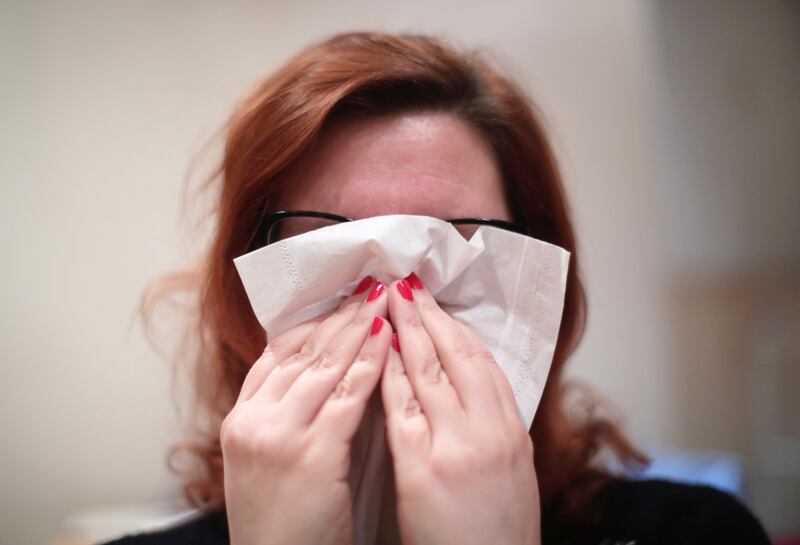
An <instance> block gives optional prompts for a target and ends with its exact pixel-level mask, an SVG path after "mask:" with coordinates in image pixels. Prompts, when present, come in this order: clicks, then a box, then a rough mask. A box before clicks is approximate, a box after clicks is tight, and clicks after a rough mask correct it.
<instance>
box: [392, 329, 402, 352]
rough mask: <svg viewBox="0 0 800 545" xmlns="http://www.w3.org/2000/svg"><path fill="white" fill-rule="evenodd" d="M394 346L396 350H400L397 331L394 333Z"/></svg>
mask: <svg viewBox="0 0 800 545" xmlns="http://www.w3.org/2000/svg"><path fill="white" fill-rule="evenodd" d="M392 348H394V351H395V352H400V341H398V340H397V333H392Z"/></svg>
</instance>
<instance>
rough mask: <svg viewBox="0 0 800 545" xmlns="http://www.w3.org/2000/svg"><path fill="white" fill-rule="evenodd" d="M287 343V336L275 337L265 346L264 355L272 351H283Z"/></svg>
mask: <svg viewBox="0 0 800 545" xmlns="http://www.w3.org/2000/svg"><path fill="white" fill-rule="evenodd" d="M287 344H288V341H287V339H286V338H285V337H275V338H274V339H272V340H271V341H270V342H268V343H267V345H266V346H265V347H264V352H263V355H264V356H267V355H269V354H272V353H276V352H282V351H283V350H284V349H285V348H286V345H287Z"/></svg>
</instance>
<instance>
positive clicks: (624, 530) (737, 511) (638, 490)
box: [597, 479, 769, 545]
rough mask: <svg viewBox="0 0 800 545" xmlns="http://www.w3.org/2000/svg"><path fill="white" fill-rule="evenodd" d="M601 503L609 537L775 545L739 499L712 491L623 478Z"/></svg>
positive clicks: (602, 525)
mask: <svg viewBox="0 0 800 545" xmlns="http://www.w3.org/2000/svg"><path fill="white" fill-rule="evenodd" d="M598 501H599V502H600V506H601V513H602V515H601V518H600V521H599V522H600V524H599V525H598V527H597V530H598V531H600V532H601V533H604V534H606V535H608V536H609V538H613V539H617V540H628V541H634V540H635V542H636V543H637V545H638V544H644V543H664V544H672V543H675V544H678V543H681V544H684V543H685V544H689V543H748V544H751V543H752V544H761V543H764V544H767V545H768V544H769V538H768V537H767V535H766V533H765V532H764V529H763V527H762V526H761V524H760V523H759V521H758V519H756V517H755V516H754V515H753V514H752V513H751V512H750V511H749V510H748V509H747V508H746V507H745V506H744V505H743V504H742V503H741V502H740V501H739V500H738V499H736V498H734V497H733V496H731V495H730V494H728V493H726V492H722V491H720V490H717V489H715V488H711V487H709V486H701V485H690V484H683V483H676V482H670V481H661V480H645V481H633V480H622V479H620V480H615V481H613V482H612V483H610V484H609V485H607V486H606V487H605V488H604V489H603V490H602V491H601V492H600V494H599V496H598ZM597 537H600V536H599V535H598V536H597Z"/></svg>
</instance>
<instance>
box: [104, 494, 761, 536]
mask: <svg viewBox="0 0 800 545" xmlns="http://www.w3.org/2000/svg"><path fill="white" fill-rule="evenodd" d="M599 500H600V502H601V505H602V508H601V516H600V518H599V522H598V524H596V525H595V526H594V527H593V528H591V529H590V530H589V531H588V532H586V533H584V534H583V535H581V536H580V537H579V538H572V539H569V540H564V539H559V538H557V537H555V535H554V533H553V532H551V531H549V529H548V527H547V521H543V528H542V542H543V545H634V544H635V545H651V544H652V545H662V544H663V545H673V544H674V545H677V544H681V545H684V544H686V545H688V544H698V545H699V544H704V545H705V544H716V543H720V544H726V545H727V544H745V543H746V544H748V545H749V544H753V545H762V544H763V545H769V539H768V538H767V535H766V533H765V532H764V529H763V528H762V527H761V524H760V523H759V522H758V520H757V519H756V518H755V517H754V516H753V515H752V514H751V513H750V511H748V510H747V508H745V507H744V506H743V505H742V504H741V503H740V502H739V501H738V500H736V499H735V498H734V497H733V496H731V495H729V494H727V493H725V492H721V491H719V490H716V489H714V488H710V487H708V486H696V485H686V484H679V483H673V482H668V481H657V480H651V481H627V480H617V481H614V482H612V483H611V484H609V485H608V486H606V487H605V488H604V489H603V490H602V491H601V493H600V496H599ZM178 543H180V544H185V545H222V544H225V545H227V544H228V521H227V517H226V515H225V511H224V510H218V511H212V512H209V513H206V514H204V515H202V516H199V517H196V518H194V519H192V520H190V521H188V522H185V523H183V524H181V525H179V526H175V527H172V528H168V529H164V530H159V531H156V532H152V533H139V534H136V535H129V536H126V537H123V538H120V539H117V540H114V541H110V542H107V543H106V544H104V545H174V544H178Z"/></svg>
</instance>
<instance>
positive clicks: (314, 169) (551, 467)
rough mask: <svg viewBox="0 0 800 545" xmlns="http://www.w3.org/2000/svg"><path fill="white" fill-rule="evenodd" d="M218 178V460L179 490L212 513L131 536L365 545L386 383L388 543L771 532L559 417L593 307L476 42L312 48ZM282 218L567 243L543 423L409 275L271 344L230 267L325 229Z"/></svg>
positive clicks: (527, 116)
mask: <svg viewBox="0 0 800 545" xmlns="http://www.w3.org/2000/svg"><path fill="white" fill-rule="evenodd" d="M218 174H219V176H218V178H217V179H218V180H219V181H220V183H221V186H220V192H219V196H218V202H217V203H216V209H215V212H216V214H217V220H218V223H217V226H216V231H215V236H214V238H213V241H212V244H211V246H210V248H209V251H208V253H207V256H206V258H205V261H204V263H203V264H202V267H200V268H198V269H197V270H192V271H187V272H186V273H185V276H184V278H185V279H188V280H191V281H195V282H196V283H195V284H194V286H195V288H196V289H197V290H198V293H199V294H200V305H201V306H200V311H199V313H198V317H199V322H198V327H199V331H198V332H197V333H198V338H199V339H201V340H202V341H203V342H204V343H205V344H204V345H203V350H201V352H200V355H199V356H198V359H197V362H196V363H197V367H196V368H195V369H194V372H195V373H196V379H197V393H198V398H199V400H200V402H201V404H202V406H204V407H205V409H206V410H207V411H208V414H209V415H210V416H211V429H210V432H209V433H208V436H207V438H206V439H205V440H204V441H201V442H200V443H199V445H198V446H197V447H196V448H195V451H196V452H198V453H199V454H200V456H201V458H202V460H203V461H204V463H205V472H204V473H203V474H201V475H197V476H195V477H194V478H193V479H191V480H189V482H187V485H186V488H185V491H186V495H187V498H188V499H189V500H190V501H191V502H192V503H193V504H194V505H200V506H204V507H207V513H206V514H204V515H203V516H202V517H199V518H197V519H194V520H192V521H190V522H188V523H184V524H182V525H180V526H177V527H175V528H171V529H168V530H162V531H160V532H156V533H152V534H141V535H138V536H133V537H128V538H126V539H123V540H120V541H119V542H117V543H184V542H189V541H191V542H197V543H226V542H228V540H230V542H231V543H234V544H235V545H250V544H255V543H274V544H290V543H291V544H301V543H302V544H305V543H307V544H320V543H329V544H340V543H350V542H351V536H352V525H353V521H352V517H351V514H350V510H351V501H352V498H351V494H350V491H349V489H348V486H347V481H346V476H347V472H348V469H349V463H350V451H349V445H350V441H351V440H352V437H353V434H354V433H355V431H356V428H357V427H358V424H359V421H360V419H361V416H362V414H363V412H364V409H365V405H366V401H367V399H368V398H369V397H370V395H371V393H372V392H373V390H375V389H376V388H380V394H381V398H382V400H383V405H384V410H385V412H386V418H387V443H388V446H389V450H390V453H391V457H392V460H393V465H394V467H393V468H392V471H391V478H390V479H389V481H390V482H389V483H388V484H389V485H390V486H389V487H388V488H387V489H386V492H385V497H384V498H383V504H384V505H385V508H384V509H383V511H382V514H381V518H380V521H379V536H378V540H377V542H378V543H382V544H383V543H387V544H388V543H401V542H402V543H406V544H424V545H435V544H440V543H441V544H444V543H458V544H461V545H463V544H469V543H481V544H483V543H500V544H512V543H513V544H537V543H617V542H620V543H627V542H636V543H656V542H657V543H689V542H692V543H694V542H727V543H731V542H748V543H767V539H766V537H765V535H764V532H763V530H762V529H761V527H760V525H759V524H758V522H757V521H756V520H755V518H754V517H753V516H752V515H751V514H750V513H749V512H747V510H746V509H745V508H744V507H742V506H741V505H740V504H739V503H738V502H736V501H735V500H734V499H732V498H731V497H729V496H727V495H725V494H723V493H721V492H716V491H713V490H711V489H709V488H704V487H693V486H685V485H677V484H670V483H664V482H628V481H625V480H622V479H616V478H614V477H613V476H612V475H611V474H610V473H609V472H608V471H607V470H605V469H603V468H602V467H601V466H600V465H598V464H597V463H596V462H595V461H594V458H595V456H594V455H595V453H597V452H598V451H599V450H600V449H605V450H607V451H609V452H611V453H612V454H614V455H615V456H616V457H617V459H618V460H619V461H620V462H622V463H623V464H625V465H634V466H635V465H640V464H643V463H645V462H646V458H645V457H644V456H643V455H642V454H641V453H640V452H639V451H637V450H636V449H635V448H634V447H633V446H632V445H631V444H630V443H629V442H628V441H627V440H626V439H625V438H624V436H623V435H622V434H621V433H620V431H619V430H618V429H617V428H616V427H615V426H614V425H613V424H612V423H609V422H606V421H603V420H601V419H598V418H596V417H592V416H591V412H590V413H589V415H590V416H589V417H587V418H584V419H582V420H577V421H576V420H574V419H570V418H568V417H567V412H566V403H565V396H566V389H565V385H564V381H563V378H562V377H563V370H564V365H565V362H566V360H567V358H568V356H569V355H570V353H571V352H572V351H573V350H574V348H575V346H576V344H577V343H578V341H579V339H580V337H581V335H582V331H583V325H584V320H585V298H584V292H583V287H582V284H581V282H580V278H579V276H578V274H577V263H578V259H577V255H578V254H577V253H576V248H575V237H574V233H573V230H572V225H571V222H570V218H569V212H568V207H567V203H566V201H565V197H564V192H563V188H562V186H561V180H560V177H559V174H558V170H557V167H556V162H555V159H554V156H553V152H552V150H551V148H550V145H549V143H548V140H547V137H546V134H545V132H544V130H543V128H542V126H541V124H540V122H539V121H538V120H537V118H536V116H535V115H534V111H533V108H532V105H531V103H530V102H529V101H528V100H527V99H526V97H525V95H524V94H523V93H522V92H521V91H520V89H519V88H518V87H517V86H515V85H514V84H513V83H512V82H510V81H509V80H508V79H507V78H505V77H503V76H502V75H500V74H499V73H498V71H497V70H496V69H495V68H493V67H492V65H491V63H490V62H489V61H488V60H486V59H485V58H483V57H482V56H481V55H479V54H477V53H468V54H460V53H458V52H456V51H454V50H453V49H452V48H450V47H449V46H447V45H446V44H444V43H443V42H441V41H440V40H436V39H433V38H429V37H424V36H414V35H401V36H395V35H388V34H378V33H351V34H343V35H338V36H334V37H333V38H331V39H329V40H326V41H324V42H322V43H319V44H315V45H313V46H312V47H309V48H307V49H306V50H304V51H302V52H301V53H300V54H298V55H297V56H295V57H294V58H292V59H291V60H290V61H289V62H288V63H287V64H286V65H285V66H284V67H282V68H281V69H280V70H278V71H277V72H276V73H274V74H272V75H271V76H269V77H268V78H267V79H265V80H264V81H263V82H262V83H261V84H260V85H259V86H258V87H257V88H256V89H255V90H254V91H253V92H252V93H251V94H250V95H249V96H248V97H246V99H245V100H244V101H243V102H242V103H241V104H240V105H239V106H238V108H237V109H236V111H235V112H234V114H233V116H232V118H231V120H230V123H229V127H228V135H227V145H226V147H225V153H224V157H223V160H222V164H221V166H220V171H219V173H218ZM280 210H289V211H293V210H306V211H309V210H310V211H318V212H325V213H331V214H336V215H341V216H346V217H348V218H354V219H360V218H366V217H370V216H376V215H382V214H392V213H408V214H421V215H428V216H435V217H439V218H443V219H450V218H491V219H493V220H499V221H498V223H497V224H498V225H499V226H502V227H503V228H513V226H514V225H522V226H525V228H528V229H530V234H531V236H534V237H535V238H538V239H541V240H544V241H547V242H550V243H552V244H555V245H557V246H560V247H562V248H565V249H566V250H568V251H569V252H571V255H572V257H571V261H570V270H569V274H568V286H567V292H566V299H565V306H564V314H563V318H562V323H561V329H560V336H559V340H558V344H557V348H556V352H555V356H554V360H553V364H552V368H551V370H550V374H549V378H548V382H547V385H546V387H545V390H544V394H543V397H542V399H541V402H540V405H539V409H538V412H537V414H536V418H535V420H534V423H533V426H532V428H531V429H530V430H525V429H524V426H523V425H522V424H521V422H520V420H519V418H518V417H516V412H515V407H514V397H513V394H512V392H511V389H510V386H509V384H508V382H507V381H506V380H505V377H504V376H503V374H502V372H500V370H499V367H498V366H497V364H496V362H495V361H494V360H493V358H492V356H491V353H489V351H488V350H487V349H486V347H485V346H484V345H483V344H482V342H481V341H480V339H478V338H477V337H476V335H475V334H474V333H473V332H472V331H470V330H469V329H468V328H466V327H465V326H462V325H460V324H459V323H458V322H457V321H455V320H454V319H453V318H451V317H450V316H448V315H447V314H446V313H445V312H443V311H442V310H441V309H440V308H439V307H438V305H437V304H436V302H435V301H434V299H433V298H432V297H431V295H430V294H429V293H428V291H427V290H426V289H425V287H424V285H422V283H421V282H420V280H419V279H418V278H417V277H416V275H411V276H410V277H408V278H405V279H398V280H397V281H395V282H393V283H391V284H390V285H388V286H384V285H382V284H381V283H380V282H373V280H372V279H371V278H367V279H364V281H362V282H361V283H360V285H359V288H358V289H357V290H356V292H355V293H354V294H353V295H352V296H351V297H350V298H348V299H347V300H345V301H344V302H343V303H342V306H341V307H340V308H339V309H338V310H337V311H336V312H334V313H331V314H329V315H326V316H323V317H320V318H318V319H315V320H312V321H311V322H307V323H304V324H301V325H300V326H297V327H295V328H293V329H291V330H289V331H287V332H286V333H284V334H283V335H281V336H280V337H278V338H275V339H268V338H267V334H268V332H266V333H265V332H264V331H263V330H262V329H261V327H260V326H259V324H258V322H257V321H256V319H255V316H254V315H253V312H252V310H251V308H250V305H249V302H248V300H247V297H246V295H245V292H244V290H243V287H242V285H241V284H240V282H239V279H238V277H237V274H236V271H235V269H234V266H233V259H234V258H235V257H237V256H240V255H243V254H245V253H248V252H250V251H252V250H254V249H256V248H258V247H259V246H260V245H263V244H266V243H269V242H272V241H273V240H275V239H277V238H280V237H282V236H289V235H291V234H296V233H299V232H303V231H307V230H309V229H312V228H315V227H319V226H320V225H322V224H320V223H314V221H315V220H314V219H313V218H311V217H308V216H303V215H302V214H301V215H300V218H299V220H298V219H297V218H296V219H295V220H294V221H293V222H291V223H289V222H287V223H285V224H283V227H284V228H283V229H280V230H276V229H267V227H268V225H267V222H266V221H265V215H264V214H265V212H266V213H267V214H269V213H273V212H275V211H280ZM267 217H269V218H274V216H267ZM502 222H507V223H502ZM269 226H272V224H269ZM398 236H402V233H398ZM265 346H266V348H265ZM487 468H490V470H488V471H487Z"/></svg>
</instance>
